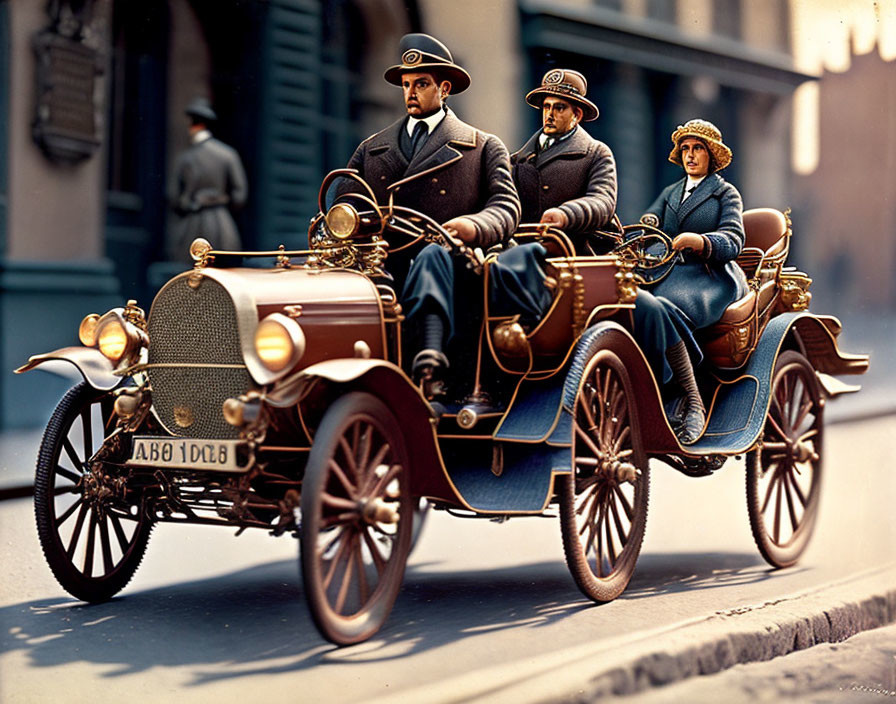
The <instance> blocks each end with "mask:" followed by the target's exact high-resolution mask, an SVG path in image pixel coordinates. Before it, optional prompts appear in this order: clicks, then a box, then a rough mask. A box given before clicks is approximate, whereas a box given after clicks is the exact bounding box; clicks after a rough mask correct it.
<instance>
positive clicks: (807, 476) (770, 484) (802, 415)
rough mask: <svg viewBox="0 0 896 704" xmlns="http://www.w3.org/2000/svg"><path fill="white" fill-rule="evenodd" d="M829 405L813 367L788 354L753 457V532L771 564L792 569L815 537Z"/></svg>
mask: <svg viewBox="0 0 896 704" xmlns="http://www.w3.org/2000/svg"><path fill="white" fill-rule="evenodd" d="M823 430H824V418H823V400H822V398H821V391H820V389H819V384H818V380H817V379H816V377H815V371H814V370H813V368H812V365H810V364H809V362H808V361H807V360H806V358H805V357H804V356H803V355H801V354H800V353H799V352H794V351H793V350H787V351H785V352H783V353H781V356H780V357H778V360H777V362H776V363H775V370H774V375H773V377H772V391H771V406H770V408H769V411H768V416H767V417H766V421H765V430H764V432H763V435H762V441H761V443H760V445H759V447H758V449H756V450H753V451H751V452H749V453H748V454H747V509H748V513H749V515H750V529H751V530H752V532H753V538H754V540H755V541H756V545H757V547H758V548H759V552H760V553H762V556H763V557H764V558H765V560H766V561H767V562H768V563H769V564H771V565H773V566H775V567H790V566H791V565H793V564H795V563H796V561H797V560H798V559H799V557H800V555H802V553H803V551H804V550H805V549H806V546H807V545H808V543H809V538H810V537H811V536H812V530H813V528H814V527H815V518H816V516H817V515H818V502H819V497H820V489H821V476H822V437H823Z"/></svg>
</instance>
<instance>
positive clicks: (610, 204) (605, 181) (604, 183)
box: [510, 126, 616, 241]
mask: <svg viewBox="0 0 896 704" xmlns="http://www.w3.org/2000/svg"><path fill="white" fill-rule="evenodd" d="M540 135H541V131H540V130H539V131H538V132H536V133H535V134H534V135H532V137H531V138H530V139H529V141H528V142H526V144H525V145H523V147H522V148H521V149H520V150H519V151H517V152H515V153H514V154H513V155H511V157H510V162H511V165H512V167H513V180H514V182H515V183H516V187H517V191H518V192H519V194H520V202H521V204H522V209H523V212H522V221H523V222H538V221H539V220H540V219H541V216H542V213H544V211H545V210H547V209H549V208H559V209H560V210H562V211H563V213H564V214H565V215H566V217H567V218H568V219H569V224H568V225H567V227H566V233H567V234H568V235H570V236H571V237H572V238H573V241H575V239H576V237H575V236H576V235H578V234H582V233H585V232H593V231H594V230H597V229H600V228H602V227H604V226H606V225H607V223H609V222H610V220H611V218H612V217H613V213H614V212H615V211H616V161H615V160H614V159H613V152H611V151H610V148H609V147H608V146H607V145H606V144H604V143H603V142H600V141H598V140H596V139H594V138H593V137H592V136H591V135H589V134H588V133H587V132H586V131H585V130H583V129H582V128H581V127H580V126H576V127H575V131H574V132H573V134H572V135H570V136H569V137H566V138H565V139H562V140H560V141H559V142H557V143H556V144H554V146H552V147H550V148H548V149H546V150H544V151H542V152H540V153H539V151H538V138H539V136H540Z"/></svg>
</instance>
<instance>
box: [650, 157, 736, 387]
mask: <svg viewBox="0 0 896 704" xmlns="http://www.w3.org/2000/svg"><path fill="white" fill-rule="evenodd" d="M686 184H687V178H683V179H681V180H680V181H677V182H676V183H673V184H672V185H671V186H668V187H666V188H665V189H663V191H662V192H661V193H660V195H659V197H657V199H656V200H655V201H654V202H653V204H652V205H651V206H650V207H649V208H648V209H647V213H645V215H646V214H648V213H649V214H653V215H656V216H657V217H658V218H659V228H660V229H661V230H663V231H664V232H665V233H666V234H667V235H668V236H669V237H671V238H674V237H675V236H676V235H679V234H681V233H683V232H693V233H696V234H699V235H703V241H704V247H703V251H702V252H701V253H700V254H694V253H693V252H689V251H685V252H682V253H681V259H680V261H678V263H676V264H675V266H674V267H673V268H672V270H671V273H669V275H668V276H667V277H666V278H664V279H663V280H662V281H660V282H659V283H658V284H656V285H654V286H652V287H650V288H649V289H646V290H643V289H642V290H640V291H639V292H638V298H637V300H636V302H635V311H634V323H635V337H636V338H637V339H638V341H639V343H641V345H642V348H643V349H644V351H645V354H646V355H647V358H648V360H650V361H651V365H652V366H653V368H654V373H655V374H657V378H658V380H661V381H663V382H668V381H669V380H670V379H671V378H672V370H671V368H670V367H669V364H668V360H667V359H666V357H665V350H667V349H668V348H669V347H671V346H672V345H674V344H675V343H676V342H678V341H679V340H684V341H685V343H686V345H687V347H688V349H689V351H690V353H691V357H692V359H693V360H694V361H695V362H697V363H698V362H699V361H700V360H701V359H702V353H701V352H700V349H699V346H698V345H697V342H696V340H695V339H694V336H693V332H694V331H696V330H699V329H700V328H704V327H707V326H710V325H712V324H713V323H715V322H717V321H718V320H719V318H721V317H722V314H723V313H724V312H725V309H726V308H727V307H728V306H729V305H730V304H731V303H733V302H734V301H736V300H738V299H739V298H740V297H742V296H743V295H745V294H746V292H747V286H746V278H745V276H744V274H743V271H741V269H740V267H739V266H738V265H737V263H736V262H735V261H734V260H735V258H736V257H737V255H738V254H740V252H741V250H742V249H743V245H744V225H743V205H742V202H741V197H740V194H739V193H738V192H737V189H736V188H735V187H734V186H732V185H731V184H730V183H728V182H727V181H725V179H723V178H722V177H721V176H719V175H718V174H710V175H709V176H707V177H706V178H705V179H703V180H702V181H701V182H700V184H699V185H698V186H697V188H696V189H695V190H694V191H693V192H692V193H691V195H690V196H688V198H687V199H686V200H685V201H684V202H683V203H682V202H681V196H682V194H683V193H684V188H685V185H686Z"/></svg>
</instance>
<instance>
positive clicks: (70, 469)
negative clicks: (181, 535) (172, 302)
mask: <svg viewBox="0 0 896 704" xmlns="http://www.w3.org/2000/svg"><path fill="white" fill-rule="evenodd" d="M112 419H113V415H112V399H111V396H110V395H109V394H108V393H103V392H99V391H96V390H94V389H93V388H91V387H90V386H88V385H87V384H86V383H83V382H82V383H81V384H78V385H77V386H75V387H74V388H72V389H71V390H70V391H69V392H68V393H67V394H66V395H65V397H64V398H63V399H62V401H60V402H59V405H58V406H57V407H56V410H55V411H54V412H53V415H52V417H51V418H50V422H49V424H48V425H47V429H46V430H45V431H44V436H43V439H42V440H41V444H40V452H39V454H38V459H37V469H36V472H35V477H34V515H35V519H36V521H37V534H38V537H39V538H40V544H41V547H42V548H43V551H44V555H45V557H46V559H47V562H48V563H49V565H50V569H51V570H52V571H53V575H54V576H55V577H56V579H57V581H58V582H59V584H61V585H62V587H63V588H64V589H65V590H66V591H67V592H68V593H69V594H71V595H72V596H74V597H76V598H78V599H82V600H83V601H89V602H100V601H105V600H107V599H110V598H112V596H114V595H115V594H116V593H118V592H119V591H120V590H121V589H122V588H124V586H125V585H126V584H127V583H128V581H130V579H131V577H133V575H134V572H135V571H136V570H137V567H138V566H139V565H140V561H141V560H142V559H143V554H144V552H145V551H146V544H147V542H148V541H149V534H150V532H151V531H152V527H153V524H152V520H151V518H150V517H149V516H148V515H147V512H146V511H145V510H144V507H143V504H142V500H141V498H140V497H139V496H138V495H135V494H133V493H132V492H131V491H130V490H129V489H128V487H127V482H126V479H125V478H124V477H122V476H120V475H119V474H117V473H116V471H115V466H116V465H115V464H114V457H113V458H112V460H113V461H108V462H107V461H106V460H105V458H104V455H106V454H107V453H109V452H110V451H112V452H113V454H114V451H113V450H112V447H113V445H114V443H115V442H116V439H115V438H113V439H109V435H110V426H111V423H110V421H111V420H112Z"/></svg>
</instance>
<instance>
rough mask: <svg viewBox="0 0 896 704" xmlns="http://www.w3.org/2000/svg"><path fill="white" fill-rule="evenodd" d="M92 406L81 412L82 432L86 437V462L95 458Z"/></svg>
mask: <svg viewBox="0 0 896 704" xmlns="http://www.w3.org/2000/svg"><path fill="white" fill-rule="evenodd" d="M91 408H93V407H92V406H85V407H84V409H83V410H82V411H81V432H82V433H83V437H84V459H85V461H86V460H88V459H90V458H91V457H92V456H93V421H92V420H91V414H90V411H91Z"/></svg>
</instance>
